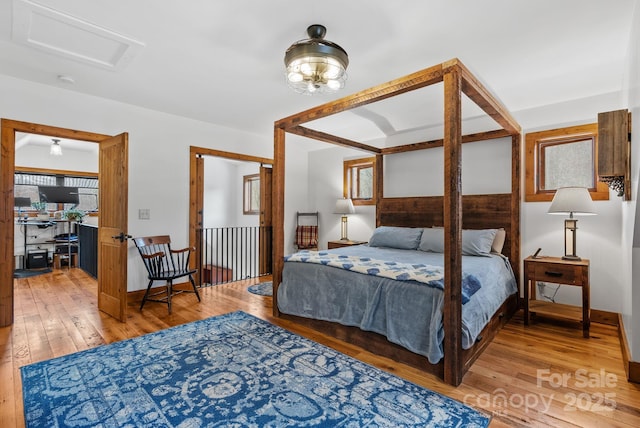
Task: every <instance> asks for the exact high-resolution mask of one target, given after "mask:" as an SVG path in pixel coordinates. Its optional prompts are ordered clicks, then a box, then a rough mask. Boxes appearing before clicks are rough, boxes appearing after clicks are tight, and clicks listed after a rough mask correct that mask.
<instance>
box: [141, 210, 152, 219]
mask: <svg viewBox="0 0 640 428" xmlns="http://www.w3.org/2000/svg"><path fill="white" fill-rule="evenodd" d="M138 219H139V220H150V219H151V210H150V209H149V208H140V209H139V210H138Z"/></svg>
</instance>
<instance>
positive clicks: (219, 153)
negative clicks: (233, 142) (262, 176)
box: [189, 146, 273, 165]
mask: <svg viewBox="0 0 640 428" xmlns="http://www.w3.org/2000/svg"><path fill="white" fill-rule="evenodd" d="M189 151H190V153H191V155H192V156H195V155H202V156H214V157H219V158H225V159H234V160H239V161H246V162H256V163H261V164H266V165H271V164H273V159H269V158H263V157H259V156H252V155H245V154H242V153H233V152H226V151H224V150H214V149H207V148H205V147H196V146H190V147H189Z"/></svg>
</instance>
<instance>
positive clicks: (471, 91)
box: [451, 59, 521, 135]
mask: <svg viewBox="0 0 640 428" xmlns="http://www.w3.org/2000/svg"><path fill="white" fill-rule="evenodd" d="M454 61H455V67H456V68H457V69H458V70H460V73H461V75H462V92H464V94H465V95H466V96H468V97H469V98H470V99H471V100H472V101H473V102H474V103H476V105H477V106H478V107H480V108H481V109H482V110H484V112H485V113H487V114H488V115H489V116H491V117H492V118H493V120H495V121H496V122H497V123H498V124H499V125H500V126H502V127H503V128H504V129H505V130H506V131H507V132H509V135H515V134H520V131H521V129H520V125H519V124H518V122H516V120H515V119H514V118H513V116H511V113H509V111H508V110H507V109H506V108H505V107H504V106H503V105H502V103H501V102H500V101H498V99H497V98H496V97H494V96H493V94H492V93H491V92H489V91H488V90H487V88H485V87H484V85H483V84H482V83H480V81H479V80H478V79H477V78H476V77H475V76H474V75H473V74H471V72H470V71H469V69H468V68H467V67H465V66H464V64H462V63H461V62H460V61H458V60H457V59H456V60H452V61H451V62H454Z"/></svg>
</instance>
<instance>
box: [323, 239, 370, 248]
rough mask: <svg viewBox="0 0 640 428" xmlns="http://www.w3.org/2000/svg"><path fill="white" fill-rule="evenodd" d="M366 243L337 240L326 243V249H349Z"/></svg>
mask: <svg viewBox="0 0 640 428" xmlns="http://www.w3.org/2000/svg"><path fill="white" fill-rule="evenodd" d="M366 243H367V241H351V240H349V241H343V240H338V241H329V242H327V248H328V249H332V248H341V247H350V246H352V245H362V244H366Z"/></svg>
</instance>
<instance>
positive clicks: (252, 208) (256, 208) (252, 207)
mask: <svg viewBox="0 0 640 428" xmlns="http://www.w3.org/2000/svg"><path fill="white" fill-rule="evenodd" d="M243 182H244V188H243V200H244V203H243V204H242V212H243V214H260V174H251V175H245V176H244V177H243Z"/></svg>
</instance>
